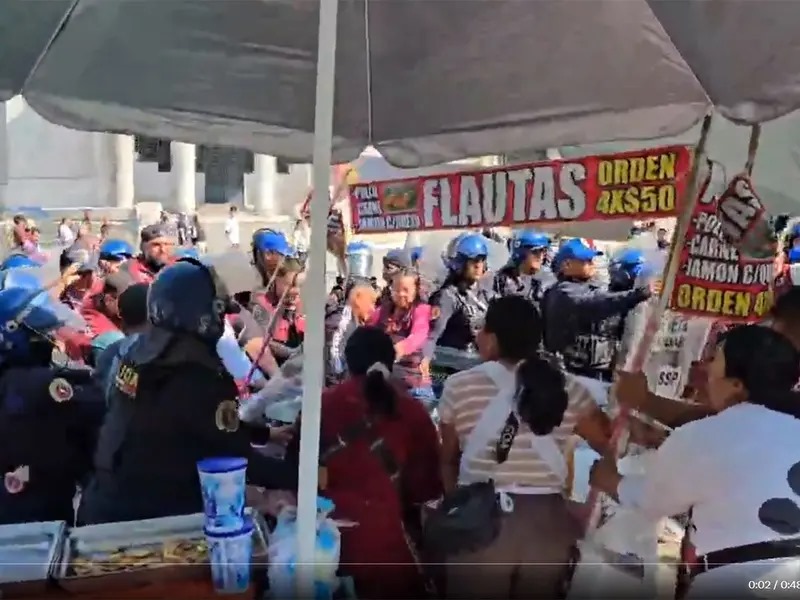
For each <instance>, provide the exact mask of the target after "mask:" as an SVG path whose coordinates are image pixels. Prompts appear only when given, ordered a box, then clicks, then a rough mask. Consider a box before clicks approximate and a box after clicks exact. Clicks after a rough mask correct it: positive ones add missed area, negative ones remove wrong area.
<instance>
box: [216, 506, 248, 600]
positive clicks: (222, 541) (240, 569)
mask: <svg viewBox="0 0 800 600" xmlns="http://www.w3.org/2000/svg"><path fill="white" fill-rule="evenodd" d="M205 534H206V543H207V544H208V560H209V563H210V566H211V580H212V582H213V583H214V590H215V591H216V592H217V593H218V594H242V593H244V592H246V591H247V588H248V587H250V568H251V567H250V563H251V560H252V557H253V523H252V521H250V520H249V519H248V520H247V521H245V522H244V524H243V526H242V527H240V528H239V529H237V530H235V531H228V532H220V531H217V530H214V529H209V528H208V527H206V528H205Z"/></svg>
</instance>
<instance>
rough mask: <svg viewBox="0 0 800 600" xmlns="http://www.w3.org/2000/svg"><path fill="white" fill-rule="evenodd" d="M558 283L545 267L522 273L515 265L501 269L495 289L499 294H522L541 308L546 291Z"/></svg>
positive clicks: (495, 280) (495, 279) (495, 277)
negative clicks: (529, 273) (528, 273)
mask: <svg viewBox="0 0 800 600" xmlns="http://www.w3.org/2000/svg"><path fill="white" fill-rule="evenodd" d="M555 284H556V276H555V275H554V274H553V272H552V271H551V270H550V269H547V268H543V269H540V270H539V271H537V272H536V273H534V274H532V275H526V274H524V273H520V272H519V269H518V268H517V267H515V266H514V265H508V266H506V267H503V268H502V269H500V270H499V271H498V272H497V274H496V275H495V276H494V281H493V286H492V287H493V289H494V292H495V293H496V294H498V295H499V296H522V297H523V298H526V299H528V300H530V301H531V302H532V303H533V305H534V306H536V308H538V309H541V302H542V297H543V296H544V293H545V292H546V291H547V290H548V289H550V288H551V287H553V286H554V285H555Z"/></svg>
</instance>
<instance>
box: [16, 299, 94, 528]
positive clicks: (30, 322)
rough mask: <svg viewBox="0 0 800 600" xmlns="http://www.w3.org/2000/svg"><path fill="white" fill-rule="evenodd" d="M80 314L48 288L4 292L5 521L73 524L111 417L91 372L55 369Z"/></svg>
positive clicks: (86, 370)
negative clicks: (57, 338)
mask: <svg viewBox="0 0 800 600" xmlns="http://www.w3.org/2000/svg"><path fill="white" fill-rule="evenodd" d="M73 318H74V315H72V314H71V312H70V311H69V309H68V308H67V307H65V306H63V305H61V304H59V303H57V302H56V301H55V300H54V299H52V298H51V297H50V296H49V294H48V293H47V292H46V291H45V290H42V289H41V288H40V289H38V290H34V289H24V288H15V287H12V288H6V289H4V290H3V291H1V292H0V323H2V325H0V336H1V338H2V342H3V343H2V344H0V439H1V440H2V444H0V467H1V468H2V472H0V474H2V475H3V487H2V488H0V523H24V522H31V521H51V520H63V521H67V522H68V523H69V522H72V520H73V517H74V511H73V504H72V503H73V498H74V496H75V492H76V486H77V485H78V483H79V482H81V481H82V480H83V479H84V478H85V477H86V476H87V474H88V473H89V471H90V469H91V456H92V451H93V449H94V444H95V440H96V437H97V431H98V428H99V427H100V423H101V422H102V419H103V415H104V413H105V402H104V400H103V395H102V392H101V390H100V389H99V388H98V387H97V386H96V385H94V383H93V382H92V380H91V372H90V371H89V370H88V369H66V368H62V367H58V366H55V365H53V364H52V355H53V341H52V339H51V335H52V334H53V332H55V330H56V329H58V328H59V327H62V326H63V325H65V324H68V323H70V319H73Z"/></svg>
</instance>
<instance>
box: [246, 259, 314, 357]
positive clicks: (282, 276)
mask: <svg viewBox="0 0 800 600" xmlns="http://www.w3.org/2000/svg"><path fill="white" fill-rule="evenodd" d="M302 272H303V265H302V264H301V263H300V262H299V261H298V260H297V259H294V258H289V259H286V260H284V261H283V263H282V264H281V266H280V267H278V270H277V272H276V274H275V280H274V282H273V285H272V287H271V288H269V289H266V288H261V289H259V290H256V291H254V292H253V293H252V294H251V295H250V307H249V309H250V311H251V312H252V313H253V317H254V318H255V320H256V322H258V324H259V325H260V326H261V327H262V330H263V331H264V332H265V333H266V332H267V327H269V326H270V321H271V320H272V315H273V313H274V312H275V310H276V309H278V308H280V312H279V313H278V315H277V316H276V318H275V320H274V321H273V322H272V324H271V329H270V331H271V333H272V336H271V338H270V351H271V352H272V354H273V356H274V357H275V359H276V360H277V361H278V364H281V363H282V362H283V361H284V360H286V358H288V357H289V355H290V354H291V351H292V350H293V349H294V348H297V347H298V346H300V344H302V343H303V338H304V337H305V332H306V320H305V317H304V316H303V313H302V306H301V304H300V283H301V279H302ZM282 296H283V297H284V302H283V306H279V305H280V299H281V297H282Z"/></svg>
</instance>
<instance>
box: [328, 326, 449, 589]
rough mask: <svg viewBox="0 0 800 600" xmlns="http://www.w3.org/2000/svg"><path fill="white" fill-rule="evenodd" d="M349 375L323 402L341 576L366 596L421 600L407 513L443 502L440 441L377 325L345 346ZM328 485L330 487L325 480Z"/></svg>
mask: <svg viewBox="0 0 800 600" xmlns="http://www.w3.org/2000/svg"><path fill="white" fill-rule="evenodd" d="M345 359H346V361H347V370H348V377H347V379H345V381H343V382H342V383H340V384H339V385H337V386H335V387H333V388H330V389H328V390H327V391H325V393H324V394H323V396H322V425H321V453H320V457H321V459H320V460H321V463H322V465H323V467H324V473H325V474H324V476H323V477H322V478H321V482H320V486H321V487H322V486H323V484H324V489H323V490H322V491H321V493H322V494H324V495H325V496H327V497H328V498H330V499H331V500H333V502H334V503H335V504H336V512H335V513H334V516H335V517H336V518H338V519H347V520H352V521H354V522H356V523H358V525H357V526H354V527H343V528H342V530H341V531H342V551H341V558H340V570H341V572H342V573H343V574H344V575H349V576H351V577H353V580H354V582H355V587H356V595H357V596H358V597H359V598H422V597H424V595H425V585H424V579H423V577H422V575H421V572H420V569H419V565H418V564H417V562H416V560H415V552H414V550H413V548H412V546H411V545H410V542H409V540H408V538H407V536H406V532H405V528H404V524H403V515H404V514H405V513H407V512H408V509H409V508H411V507H412V506H417V505H421V504H423V503H425V502H427V501H430V500H433V499H436V498H439V497H440V496H441V493H442V487H441V479H440V474H439V470H438V467H437V465H438V461H439V440H438V436H437V433H436V428H435V427H434V425H433V422H432V421H431V419H430V417H429V416H428V413H427V412H426V411H425V409H424V408H423V406H422V405H421V404H420V403H419V402H417V401H416V400H414V399H413V398H411V396H409V395H408V393H407V392H406V391H405V390H404V389H403V387H402V386H401V385H397V384H394V383H391V380H390V375H391V371H392V368H393V366H394V363H395V350H394V344H393V343H392V340H391V338H390V337H389V336H388V335H386V334H385V333H384V332H382V331H381V330H380V329H377V328H374V327H361V328H359V329H357V330H355V331H354V332H353V334H352V335H351V336H350V338H349V339H348V340H347V345H346V347H345ZM323 480H325V481H323Z"/></svg>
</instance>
